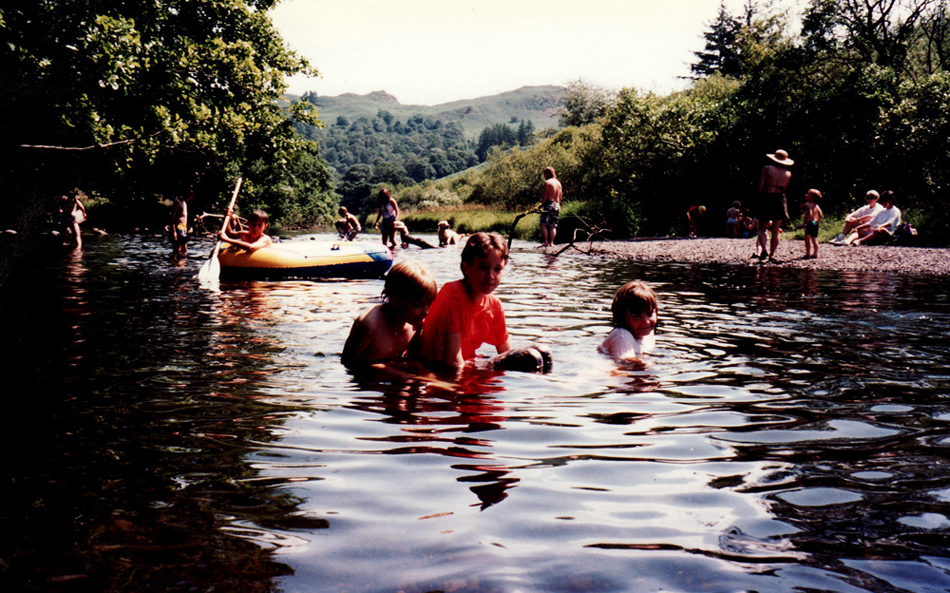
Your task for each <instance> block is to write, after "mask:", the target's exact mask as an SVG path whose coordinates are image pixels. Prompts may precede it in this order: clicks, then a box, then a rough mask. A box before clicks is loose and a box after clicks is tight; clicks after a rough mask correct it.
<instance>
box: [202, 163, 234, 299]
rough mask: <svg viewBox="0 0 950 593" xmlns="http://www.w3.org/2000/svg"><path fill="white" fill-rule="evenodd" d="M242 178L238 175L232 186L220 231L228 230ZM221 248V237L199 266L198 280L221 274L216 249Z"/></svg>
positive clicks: (215, 277) (215, 278)
mask: <svg viewBox="0 0 950 593" xmlns="http://www.w3.org/2000/svg"><path fill="white" fill-rule="evenodd" d="M242 181H243V178H241V177H238V180H237V184H235V186H234V193H233V194H232V195H231V205H230V206H228V212H227V215H225V217H224V224H223V225H221V232H224V231H226V230H228V225H229V224H230V223H231V212H232V211H233V210H234V202H236V201H237V197H238V192H239V191H241V182H242ZM220 250H221V239H218V242H217V243H215V244H214V251H212V252H211V257H210V258H208V261H206V262H205V263H204V265H202V266H201V269H200V270H198V280H199V281H201V282H208V281H211V282H214V281H216V280H217V279H218V276H220V275H221V263H220V262H218V251H220Z"/></svg>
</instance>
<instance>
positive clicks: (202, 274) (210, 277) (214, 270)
mask: <svg viewBox="0 0 950 593" xmlns="http://www.w3.org/2000/svg"><path fill="white" fill-rule="evenodd" d="M220 247H221V243H218V244H216V245H215V246H214V251H212V252H211V257H209V258H208V261H206V262H205V263H204V264H203V265H202V266H201V269H200V270H198V281H199V282H216V281H217V280H218V276H220V275H221V263H220V262H218V249H219V248H220Z"/></svg>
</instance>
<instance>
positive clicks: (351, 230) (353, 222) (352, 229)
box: [336, 206, 363, 241]
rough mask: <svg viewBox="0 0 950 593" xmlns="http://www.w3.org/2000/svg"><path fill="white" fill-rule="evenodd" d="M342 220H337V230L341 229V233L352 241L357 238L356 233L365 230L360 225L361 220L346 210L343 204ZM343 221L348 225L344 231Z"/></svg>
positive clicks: (341, 210) (341, 208) (341, 207)
mask: <svg viewBox="0 0 950 593" xmlns="http://www.w3.org/2000/svg"><path fill="white" fill-rule="evenodd" d="M339 212H340V216H342V217H343V218H341V219H340V220H338V221H337V227H336V228H337V230H338V231H340V235H342V236H343V237H344V238H346V240H347V241H352V240H353V239H355V238H356V235H358V234H359V233H360V231H361V230H363V227H361V226H360V221H359V220H358V219H357V218H356V217H355V216H353V215H352V214H351V213H350V212H348V211H347V210H346V208H344V207H343V206H340V211H339ZM341 222H343V223H344V224H345V225H346V231H345V232H344V231H343V226H342V225H341V224H340V223H341Z"/></svg>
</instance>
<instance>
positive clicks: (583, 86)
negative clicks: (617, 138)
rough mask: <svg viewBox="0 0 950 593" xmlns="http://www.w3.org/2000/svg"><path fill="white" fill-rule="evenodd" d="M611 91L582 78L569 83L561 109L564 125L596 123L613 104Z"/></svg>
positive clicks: (613, 97) (614, 98) (613, 99)
mask: <svg viewBox="0 0 950 593" xmlns="http://www.w3.org/2000/svg"><path fill="white" fill-rule="evenodd" d="M615 100H616V97H615V95H614V93H612V92H611V91H609V90H607V89H605V88H603V87H599V86H597V85H595V84H591V83H589V82H585V81H584V80H582V79H578V80H575V81H574V82H572V83H571V84H569V85H568V87H567V90H566V91H565V92H564V99H563V103H562V107H561V111H560V116H561V119H560V122H561V126H562V127H567V126H583V125H587V124H592V123H596V122H597V120H599V119H600V118H601V117H603V116H604V115H605V114H606V113H607V110H608V109H610V107H611V105H613V103H614V101H615Z"/></svg>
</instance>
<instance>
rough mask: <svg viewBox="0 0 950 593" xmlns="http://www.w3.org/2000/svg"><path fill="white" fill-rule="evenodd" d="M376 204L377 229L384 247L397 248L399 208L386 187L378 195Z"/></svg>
mask: <svg viewBox="0 0 950 593" xmlns="http://www.w3.org/2000/svg"><path fill="white" fill-rule="evenodd" d="M376 204H377V205H378V206H379V212H378V213H377V214H376V225H375V228H377V229H379V233H380V235H381V236H382V239H383V245H386V244H389V247H390V248H391V249H395V247H396V220H398V219H399V206H398V205H397V204H396V200H394V199H393V197H392V195H391V194H390V193H389V190H388V189H386V188H385V187H384V188H382V189H380V190H379V193H378V194H377V195H376Z"/></svg>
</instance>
